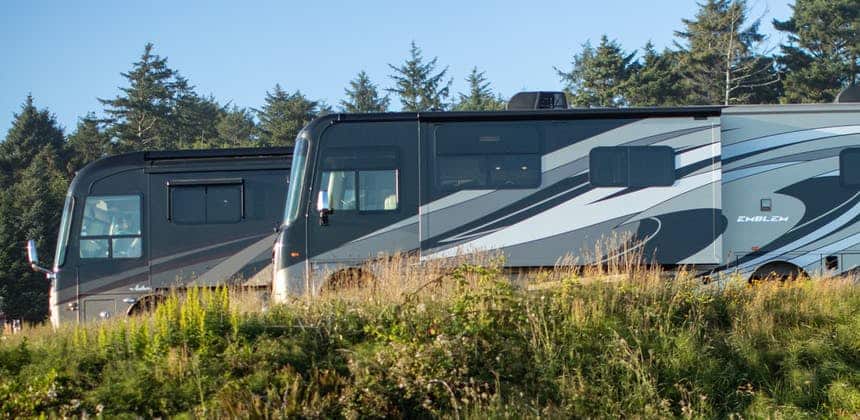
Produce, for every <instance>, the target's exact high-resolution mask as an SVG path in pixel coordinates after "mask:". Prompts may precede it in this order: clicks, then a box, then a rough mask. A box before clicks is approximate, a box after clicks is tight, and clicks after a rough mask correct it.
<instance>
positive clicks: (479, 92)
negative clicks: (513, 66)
mask: <svg viewBox="0 0 860 420" xmlns="http://www.w3.org/2000/svg"><path fill="white" fill-rule="evenodd" d="M466 83H468V85H469V93H468V94H465V93H460V94H459V96H460V100H459V101H458V102H457V104H456V105H455V106H454V110H455V111H500V110H503V109H505V101H504V100H503V99H502V98H500V97H499V96H497V95H494V94H493V90H492V89H490V82H489V81H487V78H486V77H485V76H484V72H479V71H478V68H477V67H472V72H471V73H469V76H468V77H466Z"/></svg>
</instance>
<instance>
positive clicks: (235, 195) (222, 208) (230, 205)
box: [206, 185, 242, 223]
mask: <svg viewBox="0 0 860 420" xmlns="http://www.w3.org/2000/svg"><path fill="white" fill-rule="evenodd" d="M241 205H242V189H241V188H240V187H239V185H207V186H206V222H207V223H235V222H238V221H239V220H240V219H241V218H242V208H241Z"/></svg>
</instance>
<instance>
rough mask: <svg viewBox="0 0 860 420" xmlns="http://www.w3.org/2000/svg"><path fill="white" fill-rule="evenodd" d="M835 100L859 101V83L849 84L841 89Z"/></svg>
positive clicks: (842, 101) (844, 102) (841, 101)
mask: <svg viewBox="0 0 860 420" xmlns="http://www.w3.org/2000/svg"><path fill="white" fill-rule="evenodd" d="M835 102H836V103H837V104H848V103H857V102H860V85H851V86H848V87H847V88H845V89H842V92H839V94H838V95H836V101H835Z"/></svg>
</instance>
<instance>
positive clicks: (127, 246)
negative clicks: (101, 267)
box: [111, 237, 140, 258]
mask: <svg viewBox="0 0 860 420" xmlns="http://www.w3.org/2000/svg"><path fill="white" fill-rule="evenodd" d="M111 246H112V247H113V248H112V249H113V257H114V258H138V257H140V237H137V238H116V239H114V240H113V244H112V245H111Z"/></svg>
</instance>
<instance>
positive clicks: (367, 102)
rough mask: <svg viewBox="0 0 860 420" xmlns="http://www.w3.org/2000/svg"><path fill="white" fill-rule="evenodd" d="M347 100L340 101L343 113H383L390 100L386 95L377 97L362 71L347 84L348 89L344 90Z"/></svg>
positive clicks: (376, 92) (375, 90) (374, 86)
mask: <svg viewBox="0 0 860 420" xmlns="http://www.w3.org/2000/svg"><path fill="white" fill-rule="evenodd" d="M344 93H345V94H346V97H347V99H346V100H342V101H340V106H341V109H343V111H344V112H385V111H387V110H388V104H389V102H390V99H389V98H388V95H386V96H379V91H378V90H377V89H376V85H375V84H373V82H371V81H370V77H368V76H367V73H365V72H364V70H362V71H360V72H358V76H356V77H355V79H354V80H351V81H350V82H349V88H347V89H344Z"/></svg>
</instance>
